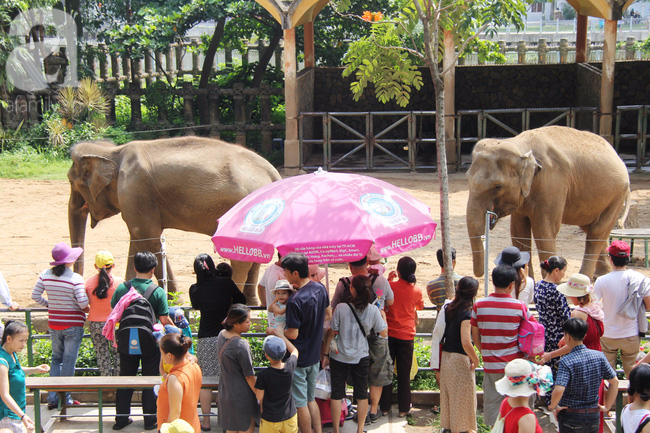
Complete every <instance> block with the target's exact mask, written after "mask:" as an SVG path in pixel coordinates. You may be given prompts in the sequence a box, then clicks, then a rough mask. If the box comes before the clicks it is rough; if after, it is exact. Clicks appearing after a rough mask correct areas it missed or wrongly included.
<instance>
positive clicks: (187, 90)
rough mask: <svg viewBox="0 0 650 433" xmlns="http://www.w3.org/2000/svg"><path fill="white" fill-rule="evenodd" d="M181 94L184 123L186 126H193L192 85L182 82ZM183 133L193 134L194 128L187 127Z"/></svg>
mask: <svg viewBox="0 0 650 433" xmlns="http://www.w3.org/2000/svg"><path fill="white" fill-rule="evenodd" d="M182 96H183V115H184V117H185V123H186V124H187V126H194V113H193V102H194V86H193V85H192V83H188V82H184V83H183V88H182ZM185 135H194V129H187V130H186V131H185Z"/></svg>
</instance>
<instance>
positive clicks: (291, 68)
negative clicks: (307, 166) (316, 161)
mask: <svg viewBox="0 0 650 433" xmlns="http://www.w3.org/2000/svg"><path fill="white" fill-rule="evenodd" d="M296 69H297V65H296V29H295V28H293V29H285V30H284V104H285V113H286V126H285V128H286V139H285V142H284V171H285V174H287V175H289V176H294V175H296V174H298V173H299V170H300V143H299V141H298V83H297V79H296Z"/></svg>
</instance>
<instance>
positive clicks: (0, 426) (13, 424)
mask: <svg viewBox="0 0 650 433" xmlns="http://www.w3.org/2000/svg"><path fill="white" fill-rule="evenodd" d="M4 429H6V430H9V431H10V432H12V433H24V432H26V431H27V429H26V428H25V425H24V424H23V422H22V421H21V420H19V419H14V418H9V417H8V416H6V417H4V418H2V419H0V430H4Z"/></svg>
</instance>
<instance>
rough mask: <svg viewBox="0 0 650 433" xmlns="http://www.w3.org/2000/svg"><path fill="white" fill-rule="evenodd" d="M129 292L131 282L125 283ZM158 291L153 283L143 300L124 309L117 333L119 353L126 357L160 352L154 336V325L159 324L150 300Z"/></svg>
mask: <svg viewBox="0 0 650 433" xmlns="http://www.w3.org/2000/svg"><path fill="white" fill-rule="evenodd" d="M124 285H125V286H126V288H127V289H128V290H130V289H131V282H130V281H128V282H126V283H124ZM156 289H158V286H157V285H156V284H154V283H151V284H150V285H149V287H147V291H146V292H144V295H142V297H141V298H137V299H134V300H133V301H131V303H130V304H129V306H128V307H126V308H125V309H124V312H123V313H122V318H121V319H120V327H119V329H118V331H117V338H116V339H117V351H118V352H120V353H123V354H125V355H142V354H143V353H153V352H152V351H156V350H158V342H157V341H156V337H154V335H153V325H154V324H155V323H156V322H157V320H156V314H155V312H154V310H153V307H152V306H151V303H150V302H149V298H150V297H151V295H153V293H154V292H155V291H156Z"/></svg>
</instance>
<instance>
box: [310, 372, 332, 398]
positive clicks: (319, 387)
mask: <svg viewBox="0 0 650 433" xmlns="http://www.w3.org/2000/svg"><path fill="white" fill-rule="evenodd" d="M331 395H332V378H331V376H330V369H329V368H324V369H323V370H321V371H319V372H318V375H317V376H316V390H315V391H314V396H315V397H316V398H320V399H321V400H329V398H330V396H331Z"/></svg>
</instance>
